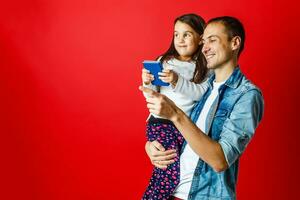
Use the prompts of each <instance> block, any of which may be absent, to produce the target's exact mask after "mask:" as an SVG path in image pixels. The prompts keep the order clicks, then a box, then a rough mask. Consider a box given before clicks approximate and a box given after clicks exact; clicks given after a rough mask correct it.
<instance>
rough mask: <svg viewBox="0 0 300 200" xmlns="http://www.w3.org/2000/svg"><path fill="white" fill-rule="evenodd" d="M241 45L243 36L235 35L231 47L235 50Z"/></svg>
mask: <svg viewBox="0 0 300 200" xmlns="http://www.w3.org/2000/svg"><path fill="white" fill-rule="evenodd" d="M240 47H241V38H240V37H239V36H235V37H233V38H232V39H231V49H232V51H235V50H237V49H239V48H240Z"/></svg>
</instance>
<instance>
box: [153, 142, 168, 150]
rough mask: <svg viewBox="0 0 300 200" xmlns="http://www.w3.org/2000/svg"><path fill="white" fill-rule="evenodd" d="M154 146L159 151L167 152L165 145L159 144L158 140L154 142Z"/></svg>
mask: <svg viewBox="0 0 300 200" xmlns="http://www.w3.org/2000/svg"><path fill="white" fill-rule="evenodd" d="M152 144H153V146H154V147H156V148H157V149H158V150H159V151H165V148H164V147H163V145H161V144H160V143H159V142H157V141H156V140H154V141H153V142H152Z"/></svg>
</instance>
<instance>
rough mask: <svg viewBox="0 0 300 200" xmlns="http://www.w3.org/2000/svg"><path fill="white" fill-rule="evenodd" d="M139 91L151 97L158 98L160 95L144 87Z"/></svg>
mask: <svg viewBox="0 0 300 200" xmlns="http://www.w3.org/2000/svg"><path fill="white" fill-rule="evenodd" d="M139 90H141V91H142V92H145V93H147V94H149V95H150V96H157V95H158V93H157V92H155V91H154V90H152V89H150V88H146V87H143V86H139Z"/></svg>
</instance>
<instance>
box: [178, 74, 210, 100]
mask: <svg viewBox="0 0 300 200" xmlns="http://www.w3.org/2000/svg"><path fill="white" fill-rule="evenodd" d="M208 87H209V84H208V80H205V81H203V82H202V83H194V82H191V81H190V80H186V79H184V78H183V77H182V76H180V75H178V80H177V83H176V85H175V87H173V91H174V92H178V93H181V94H182V95H184V96H187V97H189V98H191V99H192V100H194V101H198V100H199V99H200V97H201V96H202V95H203V94H204V93H205V92H206V90H207V89H208Z"/></svg>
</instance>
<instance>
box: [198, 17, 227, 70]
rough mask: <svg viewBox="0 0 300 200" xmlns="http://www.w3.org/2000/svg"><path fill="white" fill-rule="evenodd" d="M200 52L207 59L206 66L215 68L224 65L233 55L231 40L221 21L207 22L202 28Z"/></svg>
mask: <svg viewBox="0 0 300 200" xmlns="http://www.w3.org/2000/svg"><path fill="white" fill-rule="evenodd" d="M202 41H203V48H202V53H203V54H204V56H205V58H206V61H207V68H209V69H217V68H221V67H222V66H224V65H225V64H226V63H228V61H230V60H231V59H232V57H233V50H232V48H231V41H230V40H229V38H228V35H227V33H226V30H225V27H224V25H223V24H221V23H218V22H216V23H211V24H208V25H207V27H206V28H205V30H204V33H203V37H202Z"/></svg>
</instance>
